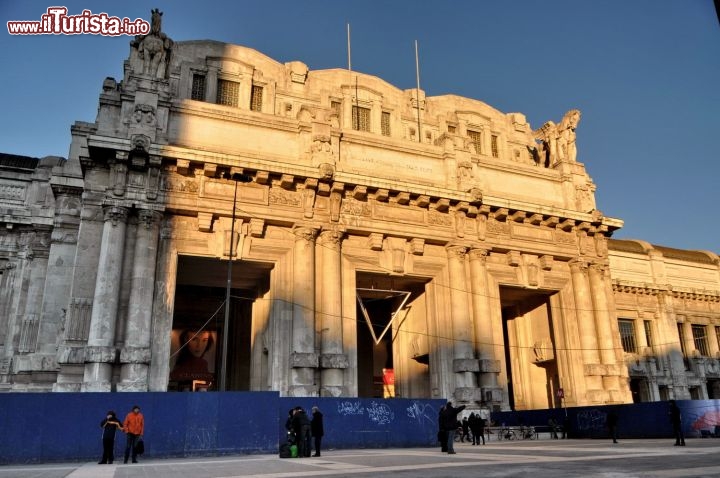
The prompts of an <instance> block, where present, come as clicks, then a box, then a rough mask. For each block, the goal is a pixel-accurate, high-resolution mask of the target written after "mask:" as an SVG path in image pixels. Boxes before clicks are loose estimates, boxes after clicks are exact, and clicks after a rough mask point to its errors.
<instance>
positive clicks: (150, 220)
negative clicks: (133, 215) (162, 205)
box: [138, 209, 163, 229]
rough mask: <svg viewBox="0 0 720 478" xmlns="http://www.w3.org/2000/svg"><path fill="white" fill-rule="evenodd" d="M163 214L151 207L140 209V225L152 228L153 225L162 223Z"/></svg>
mask: <svg viewBox="0 0 720 478" xmlns="http://www.w3.org/2000/svg"><path fill="white" fill-rule="evenodd" d="M162 217H163V214H162V213H161V212H158V211H153V210H151V209H140V211H138V226H142V227H144V228H145V229H151V228H152V227H153V226H155V225H157V224H159V223H160V220H161V219H162Z"/></svg>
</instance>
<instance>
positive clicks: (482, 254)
mask: <svg viewBox="0 0 720 478" xmlns="http://www.w3.org/2000/svg"><path fill="white" fill-rule="evenodd" d="M489 254H490V251H489V250H487V249H470V252H469V253H468V255H469V256H470V260H471V261H480V263H481V264H485V263H486V262H487V257H488V255H489Z"/></svg>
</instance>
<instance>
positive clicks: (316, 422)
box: [310, 407, 325, 456]
mask: <svg viewBox="0 0 720 478" xmlns="http://www.w3.org/2000/svg"><path fill="white" fill-rule="evenodd" d="M310 432H311V434H312V436H313V438H315V454H314V455H313V456H320V444H321V442H322V437H323V435H324V434H325V428H324V426H323V414H322V413H320V409H319V408H318V407H312V420H310Z"/></svg>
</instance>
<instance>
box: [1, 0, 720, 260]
mask: <svg viewBox="0 0 720 478" xmlns="http://www.w3.org/2000/svg"><path fill="white" fill-rule="evenodd" d="M53 5H63V6H66V7H67V8H68V11H69V13H71V14H79V13H81V12H82V10H83V9H90V10H91V11H92V12H93V13H101V12H106V13H108V15H111V16H118V17H128V18H130V19H135V18H144V19H147V20H149V17H150V9H151V8H154V7H158V8H160V10H161V11H163V12H164V16H163V30H164V31H165V32H166V33H167V34H168V35H169V36H170V37H171V38H173V40H175V41H182V40H198V39H213V40H219V41H225V42H228V43H236V44H240V45H245V46H248V47H251V48H254V49H256V50H259V51H260V52H262V53H265V54H266V55H268V56H270V57H272V58H274V59H276V60H278V61H280V62H286V61H291V60H300V61H303V62H305V63H306V64H307V65H308V66H309V67H310V68H311V69H323V68H337V67H340V68H344V67H346V66H347V50H346V24H347V23H350V26H351V33H352V63H353V69H354V70H357V71H361V72H363V73H368V74H372V75H376V76H379V77H381V78H383V79H384V80H386V81H388V82H390V83H392V84H394V85H396V86H398V87H399V88H412V87H414V86H415V57H414V41H415V40H417V41H418V44H419V50H420V70H421V71H420V76H421V87H422V88H423V89H424V90H425V91H426V93H427V94H428V95H440V94H446V93H453V94H458V95H461V96H467V97H470V98H475V99H479V100H481V101H484V102H485V103H487V104H489V105H491V106H493V107H495V108H497V109H498V110H500V111H503V112H506V113H509V112H521V113H524V114H525V115H526V116H527V118H528V120H529V121H530V124H531V126H532V127H533V128H537V127H539V126H541V125H542V124H543V123H544V122H545V121H547V120H553V121H555V122H558V121H559V120H560V119H561V118H562V117H563V115H564V114H565V112H566V111H568V110H570V109H572V108H578V109H580V110H581V111H582V114H583V116H582V121H581V122H580V126H579V128H578V131H577V144H578V161H580V162H582V163H584V164H585V166H586V168H587V171H588V172H589V174H590V176H591V177H592V178H593V180H594V181H595V183H596V185H597V191H596V199H597V205H598V208H599V209H600V210H601V211H603V213H605V215H607V216H612V217H617V218H620V219H623V220H624V221H625V227H624V228H623V229H621V230H620V231H618V232H616V233H615V235H614V237H616V238H638V239H643V240H646V241H649V242H651V243H654V244H660V245H664V246H669V247H677V248H684V249H706V250H712V251H714V252H716V253H720V215H718V214H717V210H716V207H717V205H718V199H719V198H720V193H718V185H719V184H720V88H719V87H718V85H720V25H719V24H718V18H717V15H716V12H715V8H714V5H713V1H712V0H633V1H627V0H606V1H585V0H546V1H540V0H537V1H535V0H505V1H491V0H454V1H453V0H447V1H444V2H437V1H429V0H394V1H390V0H363V1H349V0H306V1H301V0H294V1H289V0H274V1H273V2H260V1H244V0H239V1H234V2H211V1H209V2H177V1H165V0H162V1H161V0H156V1H152V2H145V1H135V0H126V1H123V2H113V3H109V2H102V3H99V2H91V1H89V0H86V1H84V2H80V1H75V0H71V1H66V2H62V3H61V2H54V3H48V2H39V1H35V0H28V1H23V2H20V1H18V2H11V1H8V0H0V18H1V19H2V22H3V32H2V33H1V34H0V60H1V61H2V65H3V73H2V75H0V94H1V95H2V104H3V106H4V108H3V109H4V114H3V115H0V151H2V152H6V153H14V154H21V155H28V156H45V155H59V156H65V157H67V155H68V149H69V145H70V125H71V124H72V123H73V122H74V121H89V122H92V121H94V120H95V115H96V111H97V101H98V95H99V93H100V90H101V86H102V81H103V79H104V78H105V77H106V76H113V77H115V78H117V79H120V78H122V64H123V61H124V60H125V59H126V58H127V56H128V52H129V41H130V37H126V36H123V37H115V38H110V37H101V36H94V35H76V36H60V35H57V36H53V35H41V36H35V37H30V36H11V35H9V34H8V33H7V29H6V27H5V22H7V21H8V20H40V16H41V15H42V14H43V13H45V11H46V9H47V8H48V7H49V6H53Z"/></svg>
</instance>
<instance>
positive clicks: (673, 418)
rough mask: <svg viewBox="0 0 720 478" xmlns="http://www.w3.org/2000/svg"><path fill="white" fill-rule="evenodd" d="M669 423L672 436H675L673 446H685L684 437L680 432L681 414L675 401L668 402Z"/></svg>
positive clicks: (681, 431)
mask: <svg viewBox="0 0 720 478" xmlns="http://www.w3.org/2000/svg"><path fill="white" fill-rule="evenodd" d="M668 415H670V423H672V428H673V435H675V446H685V435H684V434H683V430H682V413H681V412H680V407H678V406H677V403H675V400H670V411H669V412H668Z"/></svg>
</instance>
